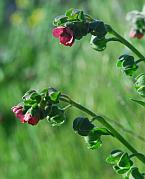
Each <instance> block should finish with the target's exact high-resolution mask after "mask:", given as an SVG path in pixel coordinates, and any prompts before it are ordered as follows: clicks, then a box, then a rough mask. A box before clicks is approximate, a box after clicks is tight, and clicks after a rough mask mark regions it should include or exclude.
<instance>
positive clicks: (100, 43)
mask: <svg viewBox="0 0 145 179" xmlns="http://www.w3.org/2000/svg"><path fill="white" fill-rule="evenodd" d="M106 43H107V42H106V39H105V38H101V39H100V38H98V37H96V36H93V35H92V37H91V41H90V44H91V47H92V48H93V49H95V50H96V51H103V50H104V49H105V48H106Z"/></svg>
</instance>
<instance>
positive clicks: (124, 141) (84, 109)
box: [60, 95, 145, 164]
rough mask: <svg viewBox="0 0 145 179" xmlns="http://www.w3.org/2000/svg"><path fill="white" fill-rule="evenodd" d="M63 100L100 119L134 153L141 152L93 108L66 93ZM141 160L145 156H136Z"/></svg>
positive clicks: (143, 160)
mask: <svg viewBox="0 0 145 179" xmlns="http://www.w3.org/2000/svg"><path fill="white" fill-rule="evenodd" d="M60 100H61V101H64V102H67V103H69V104H71V105H72V106H74V107H76V108H78V109H79V110H81V111H83V112H85V113H87V114H89V115H90V116H92V117H93V118H96V120H97V121H99V122H100V123H101V124H102V125H103V126H105V127H106V128H107V129H109V130H110V132H112V134H113V135H114V137H116V138H117V139H118V140H119V141H120V142H121V143H122V144H123V145H124V146H126V147H127V148H128V149H129V150H130V151H131V152H132V153H139V152H138V151H137V150H136V149H135V148H134V147H133V146H132V145H130V143H129V142H128V141H127V140H126V139H124V137H122V135H121V134H120V133H119V132H118V131H117V130H115V129H114V128H113V127H112V126H111V124H109V123H108V122H107V121H106V120H105V117H103V116H100V115H97V114H95V113H94V112H92V111H91V110H89V109H87V108H86V107H84V106H82V105H81V104H79V103H77V102H75V101H73V100H72V99H70V98H69V97H68V96H66V95H62V97H61V98H60ZM136 157H137V158H138V159H139V160H140V161H142V162H143V163H144V164H145V158H142V157H140V156H136Z"/></svg>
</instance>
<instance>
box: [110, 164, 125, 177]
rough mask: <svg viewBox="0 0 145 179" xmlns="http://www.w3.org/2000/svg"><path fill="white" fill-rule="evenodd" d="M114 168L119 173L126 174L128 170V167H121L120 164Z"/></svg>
mask: <svg viewBox="0 0 145 179" xmlns="http://www.w3.org/2000/svg"><path fill="white" fill-rule="evenodd" d="M113 169H114V170H115V172H116V173H117V174H121V175H122V174H125V173H126V172H128V169H120V168H119V167H118V166H116V165H115V166H113Z"/></svg>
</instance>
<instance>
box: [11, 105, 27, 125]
mask: <svg viewBox="0 0 145 179" xmlns="http://www.w3.org/2000/svg"><path fill="white" fill-rule="evenodd" d="M12 111H13V113H15V116H16V117H17V118H19V119H20V121H21V123H25V120H24V114H23V107H22V106H19V105H18V106H14V107H12Z"/></svg>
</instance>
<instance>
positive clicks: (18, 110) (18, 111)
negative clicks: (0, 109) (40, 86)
mask: <svg viewBox="0 0 145 179" xmlns="http://www.w3.org/2000/svg"><path fill="white" fill-rule="evenodd" d="M12 111H13V112H14V113H15V116H16V117H17V118H19V119H20V121H21V123H28V124H31V125H36V124H37V123H38V122H39V119H38V118H37V117H34V116H32V115H31V114H30V113H28V112H27V113H26V114H23V107H22V106H19V105H18V106H14V107H12Z"/></svg>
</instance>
